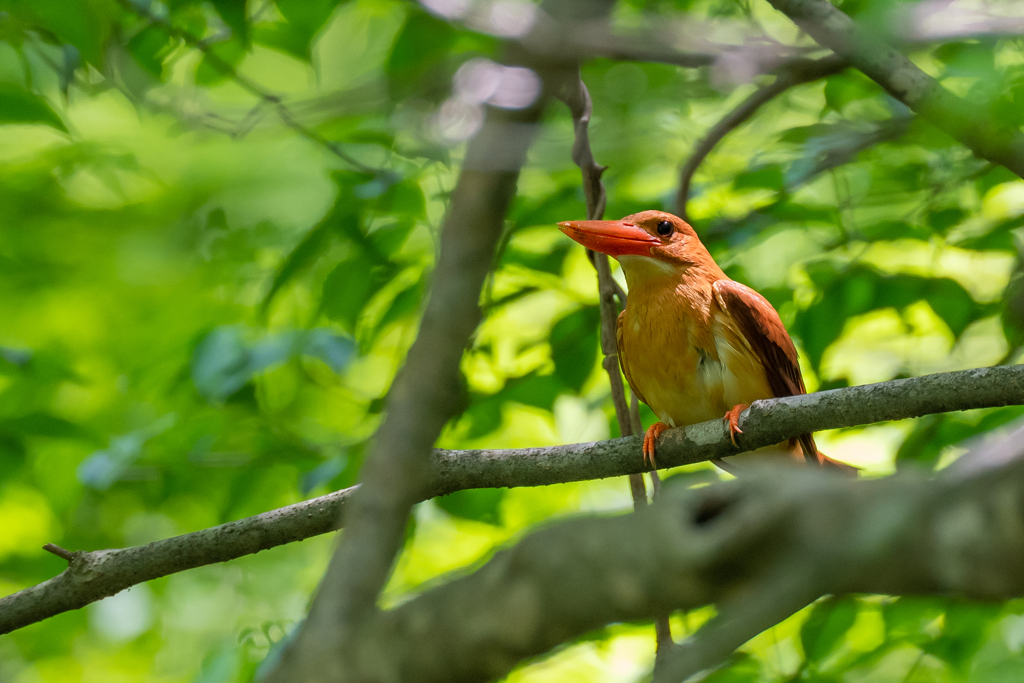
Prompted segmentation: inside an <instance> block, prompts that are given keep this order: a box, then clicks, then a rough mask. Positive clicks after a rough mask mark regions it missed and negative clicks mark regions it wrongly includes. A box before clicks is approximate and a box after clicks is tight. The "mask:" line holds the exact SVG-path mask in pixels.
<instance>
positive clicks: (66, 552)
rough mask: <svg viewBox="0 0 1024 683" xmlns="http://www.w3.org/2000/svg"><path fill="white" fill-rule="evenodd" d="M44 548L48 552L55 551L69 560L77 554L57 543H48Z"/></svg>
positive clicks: (60, 556)
mask: <svg viewBox="0 0 1024 683" xmlns="http://www.w3.org/2000/svg"><path fill="white" fill-rule="evenodd" d="M43 550H45V551H46V552H48V553H53V554H54V555H56V556H57V557H59V558H61V559H62V560H66V561H68V562H70V561H71V560H73V559H75V554H74V553H73V552H71V551H70V550H64V548H61V547H60V546H59V545H57V544H56V543H47V544H46V545H44V546H43Z"/></svg>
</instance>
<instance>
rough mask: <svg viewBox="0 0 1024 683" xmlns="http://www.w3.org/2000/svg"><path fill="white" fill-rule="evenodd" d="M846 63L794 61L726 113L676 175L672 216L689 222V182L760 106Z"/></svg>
mask: <svg viewBox="0 0 1024 683" xmlns="http://www.w3.org/2000/svg"><path fill="white" fill-rule="evenodd" d="M846 66H847V65H846V60H844V59H842V58H841V57H837V56H836V55H829V56H828V57H823V58H821V59H818V60H810V59H795V60H793V61H790V62H787V63H786V64H785V65H783V66H782V67H780V68H779V69H778V70H776V72H775V80H774V81H772V82H771V83H769V84H768V85H765V86H762V87H760V88H758V89H757V90H756V91H754V92H753V93H752V94H751V95H750V97H748V98H747V99H745V100H743V102H741V103H740V105H739V106H738V107H736V108H735V109H733V110H732V111H730V112H729V113H728V114H726V115H725V117H724V118H722V120H721V121H719V122H718V123H716V124H715V125H714V126H713V127H712V128H711V130H709V131H708V132H707V134H705V135H704V137H703V138H701V140H700V141H699V142H698V143H697V145H696V146H695V147H694V149H693V154H692V155H690V158H689V159H688V160H687V161H686V164H684V165H683V168H682V170H681V171H680V172H679V194H678V196H677V197H676V215H678V216H679V217H680V218H682V219H684V220H689V218H688V217H687V215H686V202H687V200H688V199H689V196H690V182H691V181H692V180H693V174H694V172H696V170H697V167H698V166H700V164H701V162H703V161H704V159H705V158H706V157H707V155H708V154H710V153H711V150H713V149H714V148H715V145H717V144H718V143H719V142H721V141H722V138H724V137H725V136H726V135H728V134H729V133H730V132H731V131H732V130H735V129H736V128H738V127H739V126H740V125H742V124H743V123H744V122H746V121H747V120H748V119H749V118H750V117H751V116H753V115H754V114H755V113H756V112H757V110H758V109H760V108H761V107H762V105H764V104H766V103H768V102H769V101H771V100H772V99H774V98H775V97H778V96H779V95H781V94H782V93H783V92H785V91H786V90H789V89H790V88H792V87H795V86H797V85H802V84H804V83H810V82H812V81H817V80H819V79H821V78H825V77H826V76H831V75H832V74H835V73H839V72H840V71H842V70H843V69H845V68H846Z"/></svg>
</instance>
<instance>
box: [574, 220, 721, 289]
mask: <svg viewBox="0 0 1024 683" xmlns="http://www.w3.org/2000/svg"><path fill="white" fill-rule="evenodd" d="M558 227H559V228H560V229H561V231H562V232H564V233H565V234H566V235H568V236H569V237H571V238H573V239H574V240H576V241H577V242H579V243H580V244H582V245H583V246H585V247H587V248H588V249H593V250H594V251H599V252H602V253H604V254H608V255H609V256H612V257H614V258H616V259H618V260H619V263H621V264H622V268H623V270H624V271H626V277H627V278H628V277H629V276H630V271H639V270H641V269H643V270H653V271H655V272H659V271H660V272H666V273H668V272H681V271H685V270H687V269H689V268H691V267H692V266H695V265H700V264H705V263H707V262H710V263H712V264H713V263H714V261H713V260H712V259H711V255H710V254H708V251H707V249H705V248H704V245H703V244H701V242H700V239H698V237H697V233H696V232H694V230H693V228H692V227H690V224H689V223H687V222H686V221H684V220H683V219H682V218H679V217H678V216H673V215H672V214H670V213H665V212H664V211H641V212H640V213H635V214H633V215H631V216H626V217H625V218H623V219H621V220H617V221H565V222H564V223H559V224H558ZM716 268H717V266H716Z"/></svg>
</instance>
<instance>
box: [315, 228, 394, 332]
mask: <svg viewBox="0 0 1024 683" xmlns="http://www.w3.org/2000/svg"><path fill="white" fill-rule="evenodd" d="M393 276H394V269H393V268H390V267H387V266H377V265H374V263H373V261H372V260H371V259H370V258H368V257H367V255H366V253H365V252H363V251H362V250H361V249H358V248H354V249H353V250H352V253H351V254H350V255H349V257H348V258H346V259H345V260H344V261H342V262H341V263H339V264H338V265H337V266H335V267H334V270H332V271H331V273H330V274H329V275H328V276H327V279H326V280H324V286H323V297H322V300H321V308H322V310H323V312H324V313H325V314H326V315H327V317H329V318H330V319H332V320H335V321H337V322H338V323H339V324H340V325H341V327H342V329H344V330H345V331H346V332H348V333H349V334H353V333H354V332H355V328H356V322H357V320H358V319H359V314H360V313H362V311H363V308H364V307H365V306H366V304H367V303H368V302H369V301H370V299H371V298H372V297H373V295H374V294H376V293H377V292H378V291H380V289H381V287H383V286H384V285H385V284H387V282H388V281H389V280H390V279H391V278H392V277H393Z"/></svg>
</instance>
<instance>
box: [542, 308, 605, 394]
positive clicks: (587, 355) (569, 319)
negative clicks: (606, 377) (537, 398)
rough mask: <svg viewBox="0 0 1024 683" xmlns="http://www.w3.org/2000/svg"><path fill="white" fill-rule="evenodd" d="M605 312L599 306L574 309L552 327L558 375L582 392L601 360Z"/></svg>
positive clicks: (552, 340) (551, 339)
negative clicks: (601, 334) (602, 319)
mask: <svg viewBox="0 0 1024 683" xmlns="http://www.w3.org/2000/svg"><path fill="white" fill-rule="evenodd" d="M600 324H601V313H600V310H599V309H598V308H597V306H587V307H586V308H581V309H579V310H577V311H573V312H572V313H570V314H569V315H567V316H565V317H564V318H562V319H561V320H559V321H558V322H556V323H555V324H554V326H553V327H552V328H551V338H550V341H551V359H552V360H553V361H554V363H555V375H557V376H558V378H559V379H560V380H562V382H563V383H564V384H565V385H566V386H567V387H569V388H570V389H572V390H573V391H574V392H576V393H579V392H580V390H582V389H583V384H584V383H585V382H586V381H587V378H588V377H590V373H591V372H592V371H593V370H594V364H595V362H596V360H597V348H598V345H599V344H598V342H599V340H598V331H599V326H600Z"/></svg>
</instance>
